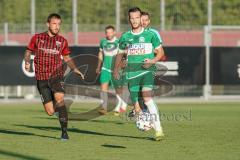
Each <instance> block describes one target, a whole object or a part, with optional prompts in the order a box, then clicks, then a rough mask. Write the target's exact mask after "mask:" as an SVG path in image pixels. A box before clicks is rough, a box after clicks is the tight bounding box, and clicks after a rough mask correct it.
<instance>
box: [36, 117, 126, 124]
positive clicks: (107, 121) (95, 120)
mask: <svg viewBox="0 0 240 160" xmlns="http://www.w3.org/2000/svg"><path fill="white" fill-rule="evenodd" d="M33 118H37V119H47V120H58V118H57V117H33ZM71 121H75V120H71ZM76 121H80V120H76ZM82 121H86V120H82ZM88 122H96V123H111V124H118V125H123V124H125V123H124V122H120V121H117V120H116V121H111V120H97V119H94V120H88Z"/></svg>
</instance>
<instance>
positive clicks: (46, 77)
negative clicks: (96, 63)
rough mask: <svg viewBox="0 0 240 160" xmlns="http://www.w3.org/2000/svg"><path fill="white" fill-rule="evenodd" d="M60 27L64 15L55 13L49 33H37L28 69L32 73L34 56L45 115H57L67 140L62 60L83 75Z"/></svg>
mask: <svg viewBox="0 0 240 160" xmlns="http://www.w3.org/2000/svg"><path fill="white" fill-rule="evenodd" d="M60 26H61V16H60V15H59V14H56V13H52V14H50V15H49V16H48V18H47V27H48V31H46V32H43V33H39V34H35V35H34V36H33V37H32V38H31V41H30V43H29V45H28V47H27V50H26V52H25V57H24V60H25V69H26V70H27V71H30V67H31V65H30V56H31V54H32V53H34V55H35V58H34V66H35V75H36V76H35V77H36V80H37V88H38V91H39V93H40V95H41V99H42V103H43V106H44V109H45V111H46V113H47V114H48V115H49V116H52V115H53V114H54V113H55V112H58V117H59V122H60V125H61V130H62V134H61V139H62V140H68V139H69V137H68V134H67V125H68V114H67V110H66V106H65V103H64V88H63V86H62V84H61V81H62V80H63V68H62V57H63V60H64V62H66V63H67V64H68V66H69V67H70V68H71V69H72V70H73V72H74V73H76V74H78V75H80V76H81V78H82V79H84V76H83V74H82V73H81V72H80V71H79V70H78V69H77V67H76V66H75V64H74V62H73V60H72V59H71V58H70V56H69V54H70V50H69V48H68V42H67V40H66V39H65V38H64V37H62V36H60V35H59V34H58V33H59V31H60Z"/></svg>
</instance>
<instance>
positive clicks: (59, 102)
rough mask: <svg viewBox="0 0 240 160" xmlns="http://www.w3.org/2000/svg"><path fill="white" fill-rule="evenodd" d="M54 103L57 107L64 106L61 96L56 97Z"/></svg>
mask: <svg viewBox="0 0 240 160" xmlns="http://www.w3.org/2000/svg"><path fill="white" fill-rule="evenodd" d="M55 101H56V103H57V104H58V105H63V104H64V98H63V96H58V97H55Z"/></svg>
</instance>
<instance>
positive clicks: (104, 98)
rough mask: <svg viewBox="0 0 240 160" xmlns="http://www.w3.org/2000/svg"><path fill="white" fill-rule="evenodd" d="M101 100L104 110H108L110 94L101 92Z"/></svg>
mask: <svg viewBox="0 0 240 160" xmlns="http://www.w3.org/2000/svg"><path fill="white" fill-rule="evenodd" d="M100 98H101V100H102V108H104V109H105V110H107V105H108V94H107V92H104V91H101V92H100Z"/></svg>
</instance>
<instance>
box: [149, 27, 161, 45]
mask: <svg viewBox="0 0 240 160" xmlns="http://www.w3.org/2000/svg"><path fill="white" fill-rule="evenodd" d="M151 31H152V32H153V33H155V34H156V35H157V37H158V39H159V41H160V43H161V44H162V38H161V36H160V34H159V32H158V31H157V30H155V29H151Z"/></svg>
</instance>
